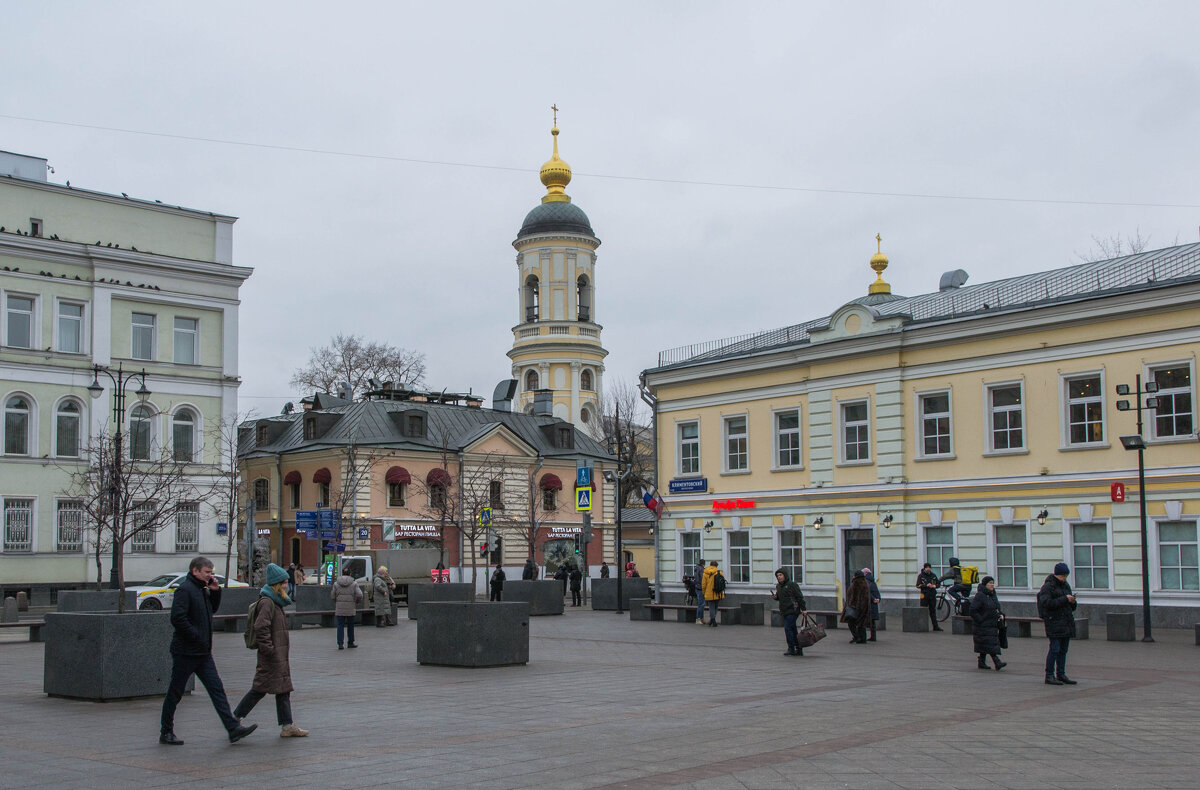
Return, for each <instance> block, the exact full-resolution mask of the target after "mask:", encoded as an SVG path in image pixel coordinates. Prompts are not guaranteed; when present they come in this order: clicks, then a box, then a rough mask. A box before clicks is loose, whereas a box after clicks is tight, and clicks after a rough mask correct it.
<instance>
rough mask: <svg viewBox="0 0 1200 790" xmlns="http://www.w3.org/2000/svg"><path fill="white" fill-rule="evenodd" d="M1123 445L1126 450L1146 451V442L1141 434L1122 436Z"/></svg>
mask: <svg viewBox="0 0 1200 790" xmlns="http://www.w3.org/2000/svg"><path fill="white" fill-rule="evenodd" d="M1121 445H1122V446H1123V447H1124V448H1125V449H1126V450H1145V449H1146V440H1145V439H1143V438H1142V436H1141V434H1137V433H1135V434H1133V435H1132V436H1122V437H1121Z"/></svg>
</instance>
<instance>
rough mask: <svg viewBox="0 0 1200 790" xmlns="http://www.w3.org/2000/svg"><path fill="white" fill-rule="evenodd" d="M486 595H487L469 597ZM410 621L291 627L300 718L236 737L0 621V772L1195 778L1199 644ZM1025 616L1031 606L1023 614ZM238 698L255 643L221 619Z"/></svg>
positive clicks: (375, 782) (308, 778) (179, 780)
mask: <svg viewBox="0 0 1200 790" xmlns="http://www.w3.org/2000/svg"><path fill="white" fill-rule="evenodd" d="M481 605H485V604H481ZM416 629H417V625H416V623H414V622H411V621H407V620H402V621H401V623H400V625H399V626H398V627H395V628H384V629H377V628H362V629H359V638H358V641H359V644H360V645H361V647H360V648H359V649H358V650H345V651H341V652H339V651H337V649H336V647H335V645H334V634H333V630H332V629H319V628H313V627H309V628H305V629H304V630H303V631H300V632H293V636H292V674H293V679H294V681H295V685H296V688H297V691H296V692H295V693H294V694H293V706H294V709H295V715H296V722H297V723H298V724H300V725H301V726H303V727H306V728H308V729H310V730H311V731H312V734H311V735H310V736H309V737H308V738H305V739H282V740H281V739H280V738H279V737H278V735H277V733H278V728H277V727H276V726H275V721H274V713H275V710H274V705H273V704H272V701H271V700H270V699H267V700H264V701H263V702H262V703H260V704H259V706H258V707H257V708H256V709H255V710H254V712H253V713H252V714H251V716H250V718H249V719H248V722H257V723H258V724H259V730H258V732H256V733H254V734H253V735H251V736H250V737H249V738H247V739H246V740H244V741H242V742H241V743H239V744H236V745H230V744H229V743H228V742H227V741H226V739H225V737H224V731H223V730H222V729H221V727H220V724H219V723H218V721H217V718H216V715H215V714H214V713H213V710H212V706H211V705H210V704H209V702H208V699H207V696H206V695H205V694H204V693H203V692H202V691H198V693H196V694H193V695H191V696H189V697H186V698H185V699H184V700H183V702H182V703H181V704H180V709H179V712H178V714H177V716H176V733H177V734H178V735H179V737H181V738H183V739H185V740H186V741H187V744H186V745H185V746H182V747H167V746H160V745H159V744H158V743H157V735H158V731H157V730H158V726H157V725H158V714H159V709H160V706H161V698H153V699H144V700H137V701H128V702H110V703H90V702H78V701H71V700H63V699H51V698H49V697H46V696H45V695H44V694H43V693H42V691H41V689H42V660H43V652H42V646H41V645H38V644H30V643H28V642H22V641H18V640H17V639H15V638H11V635H8V634H6V635H5V637H4V640H3V644H0V722H3V729H2V732H3V736H2V737H0V760H2V761H3V763H2V764H3V771H0V787H4V788H9V787H11V788H18V787H19V788H35V787H53V788H56V789H58V790H62V789H63V788H89V789H91V788H130V787H139V788H194V787H195V788H198V787H256V788H267V787H287V788H289V790H292V789H294V788H310V787H311V788H351V787H355V788H358V787H382V786H389V787H397V788H413V787H438V788H473V787H480V788H490V789H491V790H505V789H506V788H554V790H576V788H637V789H638V790H659V789H666V788H704V790H721V789H722V788H756V789H757V788H762V789H763V790H766V789H767V788H862V789H863V790H867V789H871V790H874V789H876V788H878V789H879V790H883V789H884V788H887V789H888V790H892V789H893V788H914V789H919V790H946V789H949V788H1014V789H1016V788H1029V789H1030V790H1043V789H1044V788H1172V790H1179V789H1180V788H1192V787H1200V767H1197V766H1200V705H1198V704H1197V702H1198V700H1200V672H1197V659H1198V658H1200V647H1196V646H1194V645H1193V635H1192V632H1190V631H1186V632H1185V631H1167V630H1162V631H1159V632H1157V633H1156V638H1157V639H1158V641H1157V643H1156V644H1153V645H1146V644H1142V643H1141V642H1132V643H1116V642H1106V641H1104V630H1103V629H1102V628H1096V627H1093V628H1092V637H1093V638H1092V639H1091V640H1089V641H1076V642H1073V643H1072V645H1071V651H1070V656H1069V664H1068V672H1069V674H1070V675H1071V676H1072V677H1074V678H1076V679H1077V680H1078V681H1079V685H1078V686H1074V687H1056V686H1046V685H1044V684H1043V683H1042V662H1043V657H1044V655H1045V650H1046V641H1045V640H1044V639H1040V638H1034V639H1016V640H1013V642H1012V645H1013V647H1012V649H1010V650H1009V651H1007V653H1006V655H1005V658H1006V659H1007V660H1008V661H1009V666H1008V667H1007V668H1006V669H1005V670H1003V671H1002V672H994V671H990V670H989V671H986V672H985V671H983V670H980V669H977V668H976V666H975V657H974V655H973V654H972V653H971V641H970V637H964V636H953V635H951V634H950V633H949V632H946V633H940V634H936V633H930V634H903V633H899V632H897V631H886V632H880V641H879V642H878V643H875V644H867V645H851V644H849V643H848V634H847V632H846V631H845V630H844V629H838V630H835V631H831V632H830V636H829V638H827V639H826V640H824V641H823V642H821V643H820V644H818V645H817V646H816V647H813V648H810V649H808V650H807V651H806V655H805V656H804V657H803V658H799V659H792V658H785V657H784V656H783V655H782V651H783V647H784V645H783V634H782V632H781V630H780V629H778V628H770V627H741V626H724V627H720V628H706V627H700V626H696V625H687V624H679V623H673V622H667V623H649V622H636V623H631V622H629V620H628V619H627V617H623V616H618V615H616V614H614V613H601V612H592V611H588V610H579V611H572V610H571V609H569V608H568V610H567V613H566V614H565V615H564V616H561V617H542V618H533V620H532V621H531V624H530V631H531V635H530V663H529V664H528V666H523V667H507V668H498V669H480V670H469V669H449V668H439V667H422V666H420V665H418V664H417V663H416V660H415V657H416ZM1035 630H1036V629H1035ZM215 653H216V658H217V666H218V667H219V668H220V670H221V674H222V677H223V679H224V681H225V686H226V690H227V691H228V693H229V696H230V699H231V700H232V701H233V702H236V701H237V699H238V698H239V697H240V695H241V694H242V693H244V692H245V690H246V688H247V687H248V685H249V682H250V679H251V677H252V675H253V670H254V654H253V653H251V652H250V651H248V650H246V649H245V647H243V645H242V638H241V635H240V634H224V633H222V634H218V635H217V644H216V649H215Z"/></svg>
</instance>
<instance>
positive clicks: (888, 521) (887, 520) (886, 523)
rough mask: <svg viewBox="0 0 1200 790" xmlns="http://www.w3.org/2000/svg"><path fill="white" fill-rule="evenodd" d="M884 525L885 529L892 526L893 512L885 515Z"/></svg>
mask: <svg viewBox="0 0 1200 790" xmlns="http://www.w3.org/2000/svg"><path fill="white" fill-rule="evenodd" d="M883 527H884V529H891V528H892V514H891V513H888V514H887V515H886V516H884V517H883Z"/></svg>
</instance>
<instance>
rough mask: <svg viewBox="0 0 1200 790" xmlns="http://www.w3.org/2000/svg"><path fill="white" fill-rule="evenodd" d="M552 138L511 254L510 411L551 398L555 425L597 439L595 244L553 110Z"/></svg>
mask: <svg viewBox="0 0 1200 790" xmlns="http://www.w3.org/2000/svg"><path fill="white" fill-rule="evenodd" d="M551 109H553V110H554V113H555V117H554V126H553V128H551V130H550V135H551V139H552V140H553V145H554V153H553V155H552V156H551V157H550V159H549V160H547V162H546V163H545V164H544V165H542V169H541V172H540V174H539V175H540V178H541V181H542V185H543V186H545V187H546V194H545V195H544V196H543V197H542V202H541V204H540V205H538V206H535V207H534V209H533V210H532V211H530V212H529V213H528V214H526V215H525V221H524V222H523V223H522V224H521V230H520V231H519V232H518V233H517V238H516V240H515V241H513V247H514V248H515V249H516V251H517V294H518V297H517V325H516V326H514V327H513V346H512V350H510V351H509V352H508V356H509V358H510V359H511V360H512V364H513V367H512V375H513V378H514V379H516V380H517V382H518V384H517V397H516V399H515V403H514V404H513V408H514V409H518V410H521V411H527V412H531V411H533V408H534V393H535V392H536V391H537V390H549V391H550V392H551V393H552V397H551V398H550V399H549V400H550V403H551V404H552V406H551V408H552V410H553V414H554V416H556V417H560V418H562V419H564V420H567V421H568V422H571V423H574V424H575V425H576V426H578V427H579V428H581V429H583V430H585V431H587V432H588V433H590V434H592V435H593V436H596V437H599V436H600V435H601V434H602V427H601V424H600V417H601V411H600V406H601V393H602V392H603V388H602V382H603V378H604V358H605V357H606V356H608V352H607V351H605V350H604V347H603V346H602V345H601V344H600V330H601V328H602V327H601V326H600V324H599V323H597V320H598V316H597V311H596V250H597V248H599V246H600V240H599V239H598V238H596V235H595V233H594V232H593V231H592V224H591V222H590V221H589V220H588V217H587V214H585V213H583V209H581V208H579V207H578V206H577V205H575V204H574V203H572V202H571V198H570V196H569V195H567V193H566V187H567V185H568V184H570V183H571V167H570V165H568V164H567V163H566V162H565V161H563V160H562V159H561V158H560V157H559V155H558V108H557V107H552V108H551Z"/></svg>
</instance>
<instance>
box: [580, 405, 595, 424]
mask: <svg viewBox="0 0 1200 790" xmlns="http://www.w3.org/2000/svg"><path fill="white" fill-rule="evenodd" d="M579 421H580V422H582V423H583V424H584V425H587V424H588V423H590V422H591V421H592V410H591V409H589V408H588V407H587V406H584V407H583V408H582V409H580V410H579Z"/></svg>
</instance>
